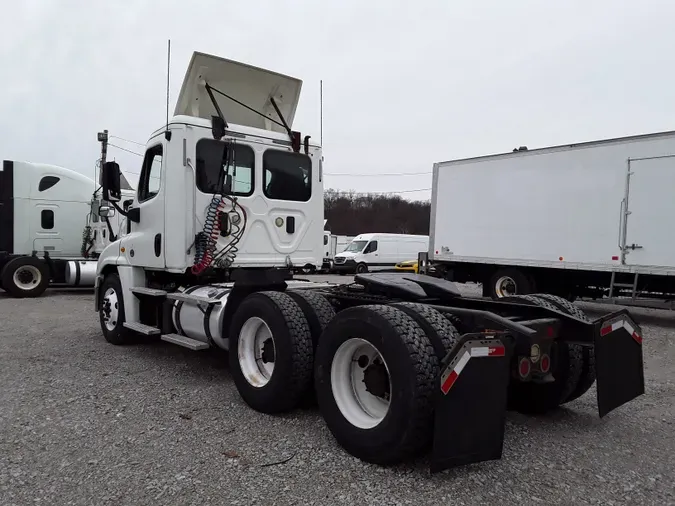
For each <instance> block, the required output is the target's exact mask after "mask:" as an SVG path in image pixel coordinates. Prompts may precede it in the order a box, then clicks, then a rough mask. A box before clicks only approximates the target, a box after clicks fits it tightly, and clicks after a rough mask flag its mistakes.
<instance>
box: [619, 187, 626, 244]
mask: <svg viewBox="0 0 675 506" xmlns="http://www.w3.org/2000/svg"><path fill="white" fill-rule="evenodd" d="M625 201H626V199H622V200H621V204H620V205H619V249H620V250H622V249H623V244H621V228H622V225H623V203H624V202H625Z"/></svg>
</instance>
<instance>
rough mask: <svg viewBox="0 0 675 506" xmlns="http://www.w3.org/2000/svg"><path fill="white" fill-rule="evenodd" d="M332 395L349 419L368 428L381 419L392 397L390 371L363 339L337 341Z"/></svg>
mask: <svg viewBox="0 0 675 506" xmlns="http://www.w3.org/2000/svg"><path fill="white" fill-rule="evenodd" d="M330 375H331V384H332V386H333V396H334V397H335V403H336V404H337V406H338V408H339V410H340V412H341V413H342V414H343V415H344V417H345V418H346V419H347V421H348V422H349V423H351V424H352V425H354V426H355V427H359V428H361V429H371V428H373V427H375V426H376V425H378V424H379V423H380V422H382V420H383V419H384V417H385V415H386V414H387V411H389V402H390V399H391V375H390V374H389V368H388V367H387V363H386V362H385V361H384V358H382V355H381V354H380V352H379V351H378V350H377V348H375V347H374V346H373V345H372V344H370V343H369V342H368V341H365V340H364V339H358V338H352V339H348V340H347V341H345V342H344V343H342V344H341V345H340V347H339V348H338V349H337V351H336V352H335V357H333V364H332V366H331V371H330Z"/></svg>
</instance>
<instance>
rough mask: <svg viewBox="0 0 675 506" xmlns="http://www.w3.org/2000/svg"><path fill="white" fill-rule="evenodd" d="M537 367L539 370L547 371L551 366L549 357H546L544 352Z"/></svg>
mask: <svg viewBox="0 0 675 506" xmlns="http://www.w3.org/2000/svg"><path fill="white" fill-rule="evenodd" d="M539 367H540V368H541V372H548V370H549V369H550V368H551V359H550V358H548V355H545V354H544V355H542V356H541V360H540V361H539Z"/></svg>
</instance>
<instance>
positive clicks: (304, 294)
mask: <svg viewBox="0 0 675 506" xmlns="http://www.w3.org/2000/svg"><path fill="white" fill-rule="evenodd" d="M285 293H286V294H288V295H289V296H290V297H291V299H293V300H294V301H295V302H296V303H297V304H298V306H300V309H302V313H303V314H304V315H305V318H306V319H307V323H308V324H309V333H310V334H311V336H312V351H314V350H316V345H317V343H318V342H319V337H320V336H321V333H322V332H323V329H325V328H326V325H328V322H330V321H331V320H332V319H333V318H335V309H333V306H331V304H330V302H328V299H326V297H324V296H323V295H321V294H318V293H315V292H311V291H309V290H288V291H286V292H285Z"/></svg>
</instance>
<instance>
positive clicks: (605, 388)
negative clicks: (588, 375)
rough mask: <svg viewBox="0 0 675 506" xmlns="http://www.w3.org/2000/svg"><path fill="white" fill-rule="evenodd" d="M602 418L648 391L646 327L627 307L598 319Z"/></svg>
mask: <svg viewBox="0 0 675 506" xmlns="http://www.w3.org/2000/svg"><path fill="white" fill-rule="evenodd" d="M593 323H594V325H596V332H595V371H596V381H597V391H598V412H599V414H600V417H603V416H605V415H606V414H607V413H609V412H610V411H612V410H614V409H616V408H618V407H619V406H621V405H623V404H625V403H627V402H629V401H632V400H633V399H635V398H636V397H639V396H640V395H642V394H644V393H645V373H644V365H643V361H642V329H641V328H640V326H639V325H638V324H637V323H635V321H634V320H633V319H632V318H631V316H630V314H629V313H628V311H627V310H626V309H622V310H621V311H617V312H615V313H611V314H609V315H607V316H604V317H602V318H599V319H597V320H595V321H594V322H593Z"/></svg>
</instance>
